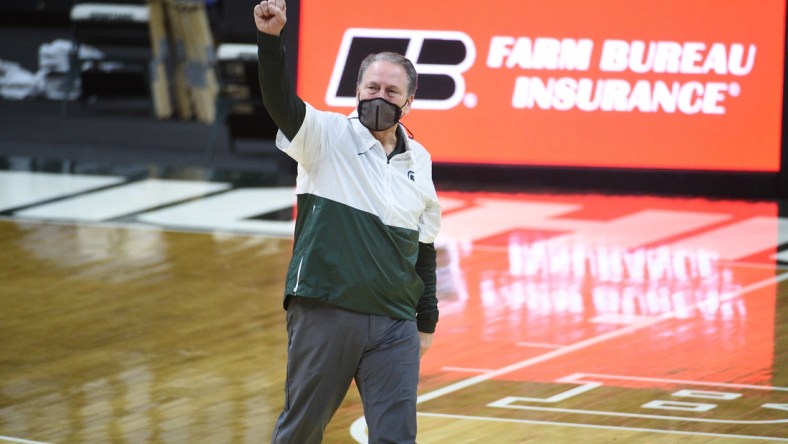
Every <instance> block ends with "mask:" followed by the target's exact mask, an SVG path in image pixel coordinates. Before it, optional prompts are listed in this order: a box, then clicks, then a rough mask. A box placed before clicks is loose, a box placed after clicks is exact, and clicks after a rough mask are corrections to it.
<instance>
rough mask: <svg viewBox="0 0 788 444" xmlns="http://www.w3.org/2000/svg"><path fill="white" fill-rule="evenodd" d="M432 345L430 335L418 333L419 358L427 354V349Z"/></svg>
mask: <svg viewBox="0 0 788 444" xmlns="http://www.w3.org/2000/svg"><path fill="white" fill-rule="evenodd" d="M430 345H432V333H422V332H419V357H422V356H424V353H427V349H428V348H430Z"/></svg>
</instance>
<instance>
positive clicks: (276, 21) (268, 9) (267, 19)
mask: <svg viewBox="0 0 788 444" xmlns="http://www.w3.org/2000/svg"><path fill="white" fill-rule="evenodd" d="M286 11H287V4H286V3H285V0H265V1H262V2H260V4H259V5H255V7H254V23H255V25H257V30H258V31H260V32H263V33H265V34H271V35H279V34H281V32H282V28H284V27H285V23H286V22H287V14H286Z"/></svg>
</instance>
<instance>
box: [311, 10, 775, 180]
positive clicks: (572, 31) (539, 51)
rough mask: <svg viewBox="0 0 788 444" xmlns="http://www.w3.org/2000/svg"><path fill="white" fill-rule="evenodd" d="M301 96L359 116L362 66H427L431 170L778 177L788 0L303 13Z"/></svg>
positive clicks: (421, 115)
mask: <svg viewBox="0 0 788 444" xmlns="http://www.w3.org/2000/svg"><path fill="white" fill-rule="evenodd" d="M300 10H301V16H300V26H299V27H300V31H299V32H300V34H299V51H298V55H299V60H298V92H299V95H300V96H301V97H302V98H303V99H304V100H305V101H307V102H309V103H310V104H312V105H314V106H315V107H316V108H318V109H328V110H334V111H338V112H342V113H347V112H349V111H351V110H352V109H353V108H354V107H355V100H356V99H355V79H356V75H357V70H358V64H359V62H360V60H361V58H363V56H364V55H366V54H368V53H369V52H376V51H382V50H394V51H397V52H401V53H404V54H405V55H406V56H408V57H409V58H410V59H411V60H412V61H413V62H414V64H415V66H416V69H417V71H418V72H419V82H420V84H419V91H417V94H416V102H415V103H414V106H413V111H412V112H411V113H410V114H409V115H408V116H406V117H405V118H404V119H403V123H404V124H405V125H406V126H407V127H408V128H409V129H410V130H411V131H412V132H413V133H414V134H415V136H416V138H417V139H418V140H420V141H421V142H422V143H423V144H424V145H425V146H426V147H427V149H428V150H429V151H430V152H431V154H432V156H433V160H434V161H435V162H442V163H470V164H514V165H546V166H573V167H612V168H641V169H688V170H720V171H752V172H777V171H779V167H780V136H781V111H782V96H783V92H782V88H783V59H784V55H785V54H784V51H785V48H784V32H785V2H784V0H726V1H724V2H720V1H718V0H659V1H648V2H645V1H635V2H633V1H628V0H626V1H625V0H605V1H604V2H597V1H587V0H555V1H549V2H547V1H543V0H498V1H496V2H492V3H486V4H479V3H467V2H466V3H463V2H456V1H447V0H432V1H413V0H399V1H396V2H395V1H389V0H381V1H377V2H369V1H361V0H346V1H344V2H342V4H341V5H340V6H331V5H330V4H328V3H325V2H320V1H317V0H302V1H301V4H300Z"/></svg>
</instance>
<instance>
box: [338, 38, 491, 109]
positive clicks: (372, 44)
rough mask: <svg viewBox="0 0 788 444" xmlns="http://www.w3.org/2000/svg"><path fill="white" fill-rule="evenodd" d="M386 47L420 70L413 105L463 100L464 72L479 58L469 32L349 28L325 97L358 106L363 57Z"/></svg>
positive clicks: (449, 104)
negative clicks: (358, 85)
mask: <svg viewBox="0 0 788 444" xmlns="http://www.w3.org/2000/svg"><path fill="white" fill-rule="evenodd" d="M382 51H393V52H397V53H400V54H402V55H404V56H405V57H407V58H408V59H409V60H410V61H411V62H413V65H414V67H415V68H416V72H418V73H419V88H418V90H417V91H416V100H415V101H414V103H413V108H417V109H440V110H446V109H451V108H454V107H455V106H457V105H458V104H460V103H461V102H462V101H463V98H464V97H465V78H464V77H463V76H462V74H463V73H464V72H465V71H467V70H468V69H469V68H470V67H471V66H472V65H473V62H474V60H475V59H476V46H475V45H474V43H473V40H471V38H470V37H469V36H468V35H467V34H465V33H464V32H459V31H421V30H409V29H366V28H350V29H348V30H347V31H345V35H344V36H343V37H342V43H341V44H340V47H339V52H338V54H337V59H336V64H335V65H334V70H333V72H332V74H331V81H330V82H329V85H328V91H326V103H327V104H329V105H331V106H351V107H352V106H355V105H356V80H357V77H358V68H359V66H360V65H361V61H362V60H363V59H364V58H365V57H366V56H367V55H369V54H371V53H376V52H382Z"/></svg>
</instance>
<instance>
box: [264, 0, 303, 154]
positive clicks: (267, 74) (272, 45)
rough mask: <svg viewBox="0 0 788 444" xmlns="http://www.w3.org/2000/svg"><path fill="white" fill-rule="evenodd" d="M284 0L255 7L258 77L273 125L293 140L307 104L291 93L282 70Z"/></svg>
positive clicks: (265, 2)
mask: <svg viewBox="0 0 788 444" xmlns="http://www.w3.org/2000/svg"><path fill="white" fill-rule="evenodd" d="M286 8H287V6H286V4H285V2H284V0H268V1H263V2H260V4H258V5H256V6H255V7H254V19H255V25H256V26H257V30H258V31H259V32H258V33H257V55H258V67H259V69H258V76H259V81H260V89H261V90H262V95H263V104H264V105H265V109H266V110H267V111H268V114H270V115H271V118H272V119H273V121H274V123H276V126H277V127H279V129H280V130H281V131H282V133H283V134H284V135H285V137H287V138H288V139H289V140H293V138H294V137H295V135H296V134H297V133H298V130H299V129H300V128H301V124H302V123H303V122H304V116H305V115H306V105H305V104H304V101H303V100H301V99H300V98H299V97H298V96H297V95H296V93H295V91H293V85H292V84H291V83H290V79H289V78H288V76H287V71H286V69H285V57H284V50H283V48H282V41H281V33H282V29H283V28H284V26H285V23H286V22H287V16H286V14H285V12H286Z"/></svg>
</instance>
